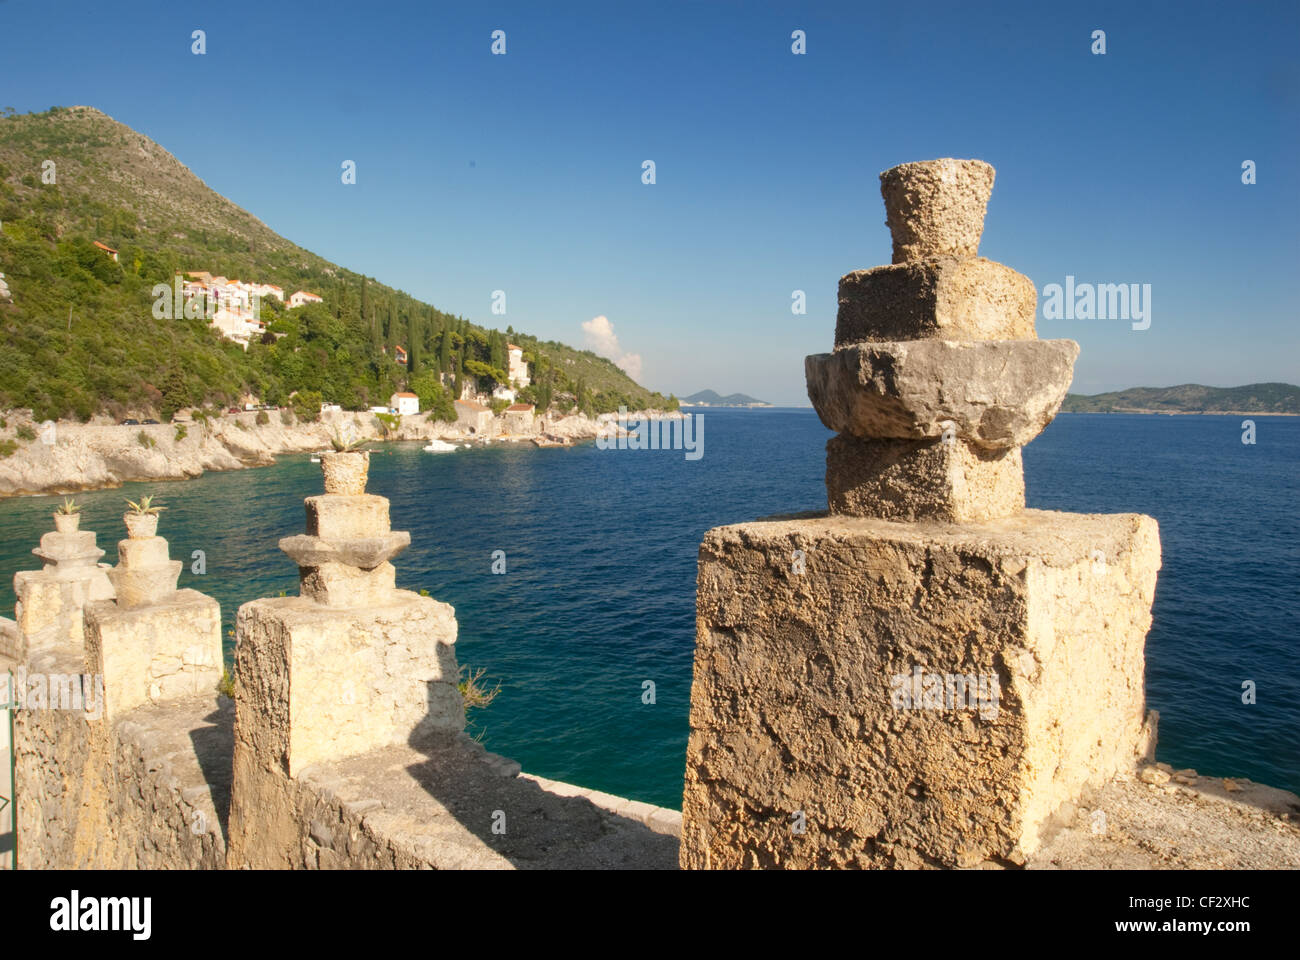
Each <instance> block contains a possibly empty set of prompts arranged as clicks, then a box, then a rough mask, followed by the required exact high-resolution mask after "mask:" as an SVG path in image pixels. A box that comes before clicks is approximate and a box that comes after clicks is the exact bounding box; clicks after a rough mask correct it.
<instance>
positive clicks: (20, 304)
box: [0, 107, 672, 419]
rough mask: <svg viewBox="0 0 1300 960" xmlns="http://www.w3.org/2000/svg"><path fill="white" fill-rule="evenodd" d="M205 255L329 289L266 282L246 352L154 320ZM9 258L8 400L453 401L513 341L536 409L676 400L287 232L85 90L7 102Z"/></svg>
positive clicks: (116, 403) (46, 407) (584, 354)
mask: <svg viewBox="0 0 1300 960" xmlns="http://www.w3.org/2000/svg"><path fill="white" fill-rule="evenodd" d="M47 161H53V162H54V165H53V168H52V169H51V168H50V167H49V165H48V164H47ZM50 180H52V181H53V182H48V181H50ZM95 241H98V242H101V243H103V244H105V245H107V246H108V247H112V248H114V249H116V250H117V251H118V259H117V262H114V261H113V260H112V259H111V258H110V257H109V256H108V255H106V254H105V253H104V251H103V250H101V249H100V248H97V247H96V246H94V242H95ZM197 270H204V271H208V272H210V273H212V274H214V275H224V276H227V277H231V278H238V279H242V280H246V281H250V282H259V283H271V284H276V285H278V286H280V287H282V288H283V289H284V290H285V294H286V296H287V295H288V294H290V293H292V292H293V291H295V290H299V289H302V290H307V291H310V292H314V293H317V294H319V295H321V296H322V297H323V298H324V302H323V303H322V304H309V305H307V306H303V307H299V308H296V309H293V310H288V309H285V308H283V306H282V305H280V304H279V302H278V301H276V300H274V299H273V298H267V299H266V300H264V301H263V309H262V316H263V318H264V319H266V320H267V321H268V335H267V336H265V337H264V338H263V340H265V341H266V342H254V343H252V344H251V345H250V346H249V349H248V350H247V351H244V350H243V349H242V348H241V347H240V346H239V345H237V344H234V343H231V342H229V341H226V340H223V339H222V338H221V337H220V336H219V335H218V334H217V333H216V332H215V331H214V330H212V329H211V328H210V326H209V325H208V323H207V321H206V320H204V319H203V318H202V317H198V318H195V319H189V320H187V319H176V320H156V319H154V315H153V305H154V297H153V296H152V289H153V287H154V285H155V284H158V283H171V282H172V280H173V276H174V275H175V274H176V272H177V271H197ZM0 273H3V274H4V275H5V282H6V283H7V284H8V286H9V288H10V291H11V297H12V302H0V335H3V338H4V342H5V348H4V350H2V351H0V408H18V407H31V408H32V409H33V411H34V412H35V414H36V416H37V418H39V419H44V418H47V417H52V418H57V417H61V416H72V415H75V416H78V417H81V418H82V419H85V418H88V417H90V416H92V415H93V414H96V413H101V412H102V413H108V414H113V415H120V414H121V413H124V412H126V411H135V412H143V411H146V410H149V411H154V412H157V413H161V414H163V415H170V413H171V411H173V410H175V409H178V408H179V407H181V406H190V405H202V404H220V405H224V404H227V403H234V402H236V401H237V400H238V399H239V398H240V397H242V396H243V395H244V394H246V393H251V394H253V395H255V396H257V397H259V398H261V399H262V400H263V401H264V402H266V403H274V404H283V403H286V402H287V399H288V397H289V396H290V394H292V393H294V392H295V391H298V392H300V395H301V396H300V399H301V398H303V397H305V398H308V402H307V403H306V405H305V406H306V407H310V406H311V402H312V400H313V399H314V398H315V395H316V394H319V395H320V399H324V400H326V401H333V402H336V403H340V404H342V405H343V406H344V407H345V408H350V409H364V408H365V407H367V406H370V405H371V404H380V403H386V402H387V399H388V397H389V396H390V395H391V394H392V393H393V391H394V390H397V389H402V388H408V389H411V390H414V391H415V392H416V393H419V394H420V395H421V398H422V400H423V401H424V403H423V406H425V407H429V408H435V409H441V410H444V411H445V410H447V409H449V405H450V390H451V389H455V388H456V387H457V384H458V383H460V382H463V381H464V380H465V379H466V378H474V379H476V380H478V381H479V386H480V387H481V388H483V389H485V390H486V389H490V388H491V386H492V385H493V383H494V381H496V380H498V379H500V378H502V377H504V373H503V372H502V371H504V369H505V368H506V366H507V362H506V357H505V344H506V342H507V340H509V341H510V342H513V343H516V344H518V345H519V346H521V347H523V349H524V352H525V359H527V360H529V361H530V363H531V369H530V373H531V375H532V378H533V381H534V383H533V385H532V386H530V387H529V388H528V389H527V391H526V394H525V396H524V397H523V399H526V400H529V401H532V402H536V403H538V405H539V407H541V408H545V407H547V406H550V405H554V406H556V407H557V408H559V409H563V410H568V409H570V408H571V407H573V406H575V405H577V406H580V407H581V408H582V409H584V410H586V411H588V412H603V411H610V410H616V409H617V408H618V407H619V405H620V404H624V405H626V406H627V407H628V408H629V409H638V408H644V407H649V406H670V405H672V401H671V400H670V399H669V398H665V397H663V396H661V395H659V394H654V393H651V392H650V391H648V390H646V389H645V388H643V387H641V386H640V385H638V384H637V383H635V382H634V381H633V380H632V379H631V378H629V377H628V376H627V375H626V374H625V373H623V371H622V370H620V369H619V368H618V367H616V366H615V365H614V364H613V363H612V362H610V361H609V360H607V359H605V358H603V357H598V356H597V355H596V354H594V353H592V352H591V351H588V350H576V349H573V348H572V347H568V346H565V345H563V344H560V343H556V342H553V341H545V342H543V341H539V340H537V339H536V338H535V337H532V336H530V335H528V334H526V333H522V332H519V331H515V330H512V329H510V328H507V329H506V330H505V331H496V330H490V329H487V328H484V327H480V326H477V325H475V324H473V323H470V322H469V321H467V320H466V319H465V318H464V317H459V316H452V315H450V314H447V313H444V312H442V311H440V310H438V309H436V308H435V307H433V306H431V305H429V304H426V303H423V302H421V301H419V300H417V299H415V298H414V297H411V296H410V295H408V294H406V293H403V292H402V291H400V290H395V289H393V288H392V287H389V286H387V285H385V284H382V283H379V282H378V281H376V280H374V279H368V278H365V277H363V276H361V275H359V274H356V273H353V272H352V271H350V270H346V269H344V268H343V267H340V266H338V265H336V264H333V263H330V262H329V261H327V260H325V259H323V258H321V257H319V256H317V255H316V254H314V253H312V252H311V251H309V250H305V249H303V248H302V247H299V246H297V245H296V244H294V243H291V242H290V241H288V240H286V239H285V238H283V237H281V236H279V235H278V234H277V233H275V232H274V231H273V230H271V229H270V228H269V227H267V226H266V224H264V223H262V222H261V221H260V220H258V219H257V218H256V217H254V216H253V215H252V214H250V213H248V212H247V211H245V210H242V209H240V208H239V207H237V206H235V205H234V204H233V203H231V202H230V201H229V200H227V199H225V198H224V197H222V196H220V195H219V194H217V193H216V192H214V191H213V190H211V189H209V188H208V187H207V186H206V185H205V184H204V183H203V181H201V180H199V179H198V177H196V176H194V174H193V173H191V172H190V171H189V170H188V169H187V168H186V167H185V166H184V165H183V164H181V163H180V162H179V161H178V160H177V159H176V158H175V157H173V156H172V155H171V154H170V153H168V152H167V151H166V150H164V149H163V148H162V147H160V146H159V145H158V144H156V143H154V142H153V141H151V140H150V139H149V138H147V137H145V136H142V135H141V134H138V133H136V132H135V131H133V130H131V129H130V128H129V127H126V126H124V125H123V124H120V123H118V122H116V121H115V120H113V119H112V118H110V117H107V116H105V115H104V114H103V113H100V112H99V111H98V110H95V109H93V108H91V107H55V108H51V109H50V110H49V111H47V112H45V113H32V114H21V115H19V114H14V113H12V112H9V113H8V115H6V116H4V117H2V118H0ZM272 334H273V335H272ZM396 344H401V345H403V346H405V347H407V348H408V349H409V350H410V365H409V369H408V368H407V367H404V366H400V365H398V364H397V363H396V362H395V361H394V360H393V359H392V356H393V352H394V351H393V350H392V349H391V347H392V346H393V345H396ZM440 382H445V384H446V388H447V389H444V388H443V387H442V386H440Z"/></svg>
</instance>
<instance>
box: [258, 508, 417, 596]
mask: <svg viewBox="0 0 1300 960" xmlns="http://www.w3.org/2000/svg"><path fill="white" fill-rule="evenodd" d="M304 503H305V504H306V508H307V533H306V534H300V535H298V536H295V537H286V538H285V539H283V540H281V541H280V549H281V550H283V551H284V552H285V553H287V554H288V555H289V556H290V557H291V558H292V559H293V561H294V563H296V564H297V565H298V574H299V581H300V584H301V593H302V595H303V596H304V597H308V598H309V599H311V600H314V601H316V602H317V603H321V604H325V605H326V606H331V607H358V606H367V605H371V604H376V603H382V602H384V601H385V600H391V599H392V595H393V591H394V590H396V588H397V584H396V576H397V574H396V570H395V569H394V568H393V565H392V563H390V562H389V561H391V560H392V559H393V558H394V557H395V556H397V555H398V554H399V553H401V552H402V551H403V550H405V549H406V548H407V547H408V546H410V544H411V535H410V533H408V532H406V531H404V530H393V529H392V525H391V522H390V520H389V515H388V500H387V499H385V498H384V497H378V496H375V495H374V494H369V493H350V494H343V493H325V494H321V495H320V496H316V497H307V498H306V500H305V501H304Z"/></svg>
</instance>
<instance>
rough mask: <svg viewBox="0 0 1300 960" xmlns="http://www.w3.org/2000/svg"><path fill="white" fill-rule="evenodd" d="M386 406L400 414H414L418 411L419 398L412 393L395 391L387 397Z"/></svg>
mask: <svg viewBox="0 0 1300 960" xmlns="http://www.w3.org/2000/svg"><path fill="white" fill-rule="evenodd" d="M388 406H389V408H391V409H392V411H393V413H396V414H398V415H400V416H403V417H407V416H414V415H415V414H417V413H419V412H420V398H419V397H417V396H416V395H415V394H413V393H407V392H405V391H403V392H402V393H395V394H393V395H392V396H391V397H389V398H388Z"/></svg>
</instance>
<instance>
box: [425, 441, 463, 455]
mask: <svg viewBox="0 0 1300 960" xmlns="http://www.w3.org/2000/svg"><path fill="white" fill-rule="evenodd" d="M424 449H425V450H426V451H427V452H428V453H451V452H452V451H453V450H455V449H456V445H455V444H454V443H447V441H445V440H430V441H429V445H428V446H427V447H425V448H424Z"/></svg>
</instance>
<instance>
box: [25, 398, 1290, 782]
mask: <svg viewBox="0 0 1300 960" xmlns="http://www.w3.org/2000/svg"><path fill="white" fill-rule="evenodd" d="M702 416H703V422H704V426H705V435H704V440H705V445H704V450H705V455H704V457H703V458H702V459H700V460H697V461H687V460H685V458H684V456H683V453H682V452H681V451H676V452H673V451H601V450H598V449H596V448H595V446H594V445H592V444H586V445H583V446H579V447H576V448H572V449H550V450H539V449H536V448H534V447H532V446H527V447H524V446H520V447H508V446H501V447H496V448H487V449H475V450H466V451H459V452H457V453H455V454H444V455H435V454H426V453H423V452H422V451H421V450H420V448H419V445H417V444H405V445H389V446H387V447H382V448H379V449H376V450H375V451H374V452H373V453H372V455H371V457H372V467H371V482H370V490H371V491H372V492H374V493H378V494H381V495H383V496H386V497H389V498H391V500H392V516H393V521H394V526H395V527H396V528H397V529H405V530H410V531H411V537H412V545H411V548H410V549H409V550H408V551H407V552H406V553H404V554H402V555H401V556H400V557H398V558H397V569H398V584H399V585H400V586H403V587H406V588H409V589H413V590H418V589H421V588H427V589H428V590H429V592H430V593H431V594H432V595H433V596H435V597H437V598H438V599H440V600H445V601H446V602H448V603H450V604H452V605H453V606H454V607H455V608H456V616H457V618H458V620H459V622H460V639H459V641H458V644H457V655H458V657H459V659H460V662H461V663H462V664H468V665H470V666H472V667H475V668H477V667H483V668H485V669H486V671H487V676H488V677H490V678H493V679H496V680H500V681H501V684H502V693H501V695H500V697H499V698H498V700H497V701H496V703H494V704H493V705H492V706H491V707H489V708H488V709H486V710H483V711H476V712H474V713H473V714H472V719H473V721H474V724H475V731H476V732H479V733H481V734H482V735H483V740H484V743H485V744H486V745H487V746H488V747H489V748H490V749H493V750H496V751H498V752H500V753H504V754H506V755H507V756H510V757H513V758H515V759H517V760H519V761H520V762H521V763H522V764H523V767H524V769H525V770H527V771H529V772H531V773H536V774H540V775H542V776H547V777H552V778H555V779H559V780H566V781H571V782H574V783H579V784H582V785H584V786H590V787H596V788H599V789H602V790H606V791H609V792H611V793H614V794H617V795H620V796H629V797H634V798H636V799H641V800H646V801H648V802H651V803H655V804H661V805H666V806H672V807H676V806H679V805H680V798H681V787H682V771H683V766H684V757H685V746H686V732H687V726H686V722H687V710H688V706H689V698H690V682H691V657H692V649H693V642H694V629H695V611H694V590H695V564H696V552H697V548H698V545H699V541H700V537H701V535H702V534H703V533H704V531H705V530H707V529H708V528H709V527H712V526H716V525H718V524H723V523H734V522H739V521H743V520H750V519H754V518H757V517H761V516H764V515H768V514H773V513H783V512H790V511H795V510H813V509H819V508H820V507H822V506H823V505H824V496H825V494H824V486H823V471H824V457H825V453H824V445H825V442H826V439H827V437H828V436H829V434H828V432H827V431H826V430H825V428H823V427H822V426H821V424H820V423H819V422H818V420H817V417H816V415H815V414H814V413H813V412H812V411H810V410H753V411H748V410H735V411H730V410H708V411H705V412H704V413H703V415H702ZM1255 419H1256V423H1257V425H1258V443H1257V444H1256V445H1254V446H1245V445H1243V444H1242V443H1241V440H1240V437H1241V429H1240V423H1241V418H1240V417H1235V418H1234V417H1154V416H1136V415H1135V416H1120V415H1106V416H1103V415H1095V416H1088V415H1075V416H1062V417H1059V418H1058V419H1057V421H1056V422H1055V423H1054V424H1053V425H1052V426H1051V427H1050V428H1049V429H1048V430H1047V432H1046V433H1045V434H1044V435H1043V436H1042V437H1040V438H1039V439H1038V440H1036V441H1035V442H1034V443H1033V444H1031V445H1030V446H1029V447H1028V448H1026V451H1025V467H1026V480H1027V484H1028V490H1029V499H1030V503H1031V505H1032V506H1036V507H1044V508H1049V509H1069V510H1079V511H1098V512H1121V511H1141V512H1146V513H1150V514H1152V515H1154V516H1155V517H1156V518H1157V519H1158V520H1159V521H1160V527H1161V536H1162V540H1163V545H1164V569H1163V570H1162V571H1161V575H1160V582H1159V587H1158V589H1157V594H1156V605H1155V624H1154V626H1153V628H1152V631H1151V635H1150V638H1149V641H1148V649H1147V653H1148V657H1147V666H1148V674H1147V687H1148V699H1149V702H1150V705H1151V706H1153V707H1154V708H1156V709H1158V710H1160V712H1161V725H1160V758H1161V759H1163V760H1167V761H1168V762H1170V763H1172V764H1174V765H1175V766H1178V767H1182V766H1192V767H1196V768H1197V769H1198V770H1200V771H1201V772H1203V773H1210V774H1232V775H1237V776H1248V777H1250V778H1252V779H1255V780H1260V781H1263V782H1266V783H1271V784H1273V785H1275V786H1279V787H1285V788H1287V789H1291V790H1300V733H1298V731H1300V681H1297V677H1296V671H1295V666H1296V637H1295V630H1294V626H1293V617H1294V610H1295V601H1296V599H1297V593H1298V592H1300V588H1297V583H1300V551H1297V548H1296V543H1297V535H1298V534H1300V522H1298V520H1297V511H1296V504H1297V502H1298V498H1297V494H1298V493H1300V489H1298V487H1300V480H1298V478H1300V470H1297V467H1300V420H1298V419H1296V418H1284V417H1279V418H1265V417H1259V418H1255ZM320 484H321V481H320V467H319V466H318V465H317V464H312V463H310V462H309V461H308V458H307V457H306V456H298V457H285V458H283V459H282V461H281V462H280V463H279V464H278V465H277V466H274V467H269V468H263V469H255V470H242V471H235V472H231V473H215V474H209V475H207V476H205V477H203V478H201V479H199V480H192V481H182V482H176V483H147V484H129V485H127V486H126V487H124V488H122V489H121V490H110V491H99V492H95V493H89V494H84V495H82V496H81V497H79V498H78V499H79V500H81V501H83V502H84V503H85V505H86V507H85V518H84V519H83V521H82V523H83V526H84V527H85V528H86V529H91V530H95V531H97V532H98V533H99V535H100V536H99V539H100V546H101V547H104V548H105V549H106V550H107V555H106V557H105V559H106V560H108V561H110V562H111V561H113V560H114V559H115V557H114V554H115V551H116V540H117V539H118V537H119V536H120V533H119V531H121V530H122V525H121V512H122V507H123V498H124V497H131V498H133V499H134V498H136V497H137V496H138V495H140V494H142V493H154V494H156V495H158V497H159V498H160V499H161V501H162V502H163V503H165V504H166V505H167V506H168V510H167V512H166V513H165V514H164V515H163V520H162V523H161V526H160V528H159V532H160V533H161V534H163V535H164V536H166V537H167V538H168V539H169V540H170V542H171V549H172V556H173V558H175V559H182V560H185V561H186V564H187V568H186V572H185V573H184V575H183V576H182V578H181V585H182V586H188V587H193V588H195V589H199V590H202V591H204V592H206V593H209V594H211V595H213V596H215V597H216V598H217V599H218V600H220V601H221V604H222V613H223V616H224V618H225V619H226V621H227V626H228V627H229V626H231V625H233V620H234V615H235V610H236V609H237V607H238V605H239V604H240V603H243V602H245V601H247V600H251V599H253V598H256V597H260V596H272V595H275V594H278V593H279V592H280V591H282V590H283V591H289V592H291V593H292V592H295V591H296V586H297V576H296V571H295V569H294V567H293V565H292V564H291V563H290V562H289V560H288V558H287V557H285V556H284V555H283V554H282V553H281V552H280V551H279V550H278V549H277V548H276V542H277V540H278V539H279V538H280V537H283V536H288V535H290V534H293V533H300V532H302V528H303V522H304V521H303V507H302V498H303V497H304V496H308V495H310V494H313V493H318V492H320V488H321V487H320ZM57 502H58V499H57V498H53V497H40V498H25V499H21V500H9V501H4V502H0V605H3V607H2V608H4V609H9V608H12V605H13V594H12V590H11V585H12V579H13V573H14V572H15V571H17V570H20V569H28V568H31V567H32V566H34V558H33V557H32V556H31V554H30V550H31V548H32V547H33V546H35V545H36V543H37V540H38V538H39V535H40V533H41V532H42V531H44V530H47V529H49V528H50V526H51V524H50V521H49V513H50V512H51V511H52V509H53V507H54V506H55V505H56V504H57ZM196 550H201V551H203V552H204V555H205V559H206V565H207V572H206V573H205V574H203V575H197V574H194V573H192V572H190V569H189V565H190V564H191V563H193V559H192V553H193V551H196ZM494 550H504V551H505V553H506V573H505V574H504V575H494V574H493V573H492V572H491V569H492V553H493V551H494ZM647 680H649V681H653V683H654V685H655V689H654V692H655V702H654V703H653V704H646V703H643V702H642V695H643V691H644V689H645V688H644V686H643V684H644V682H645V681H647ZM1243 680H1254V681H1255V682H1256V684H1257V685H1258V691H1259V693H1258V703H1256V704H1255V705H1253V706H1246V705H1243V704H1242V703H1241V682H1242V681H1243Z"/></svg>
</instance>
